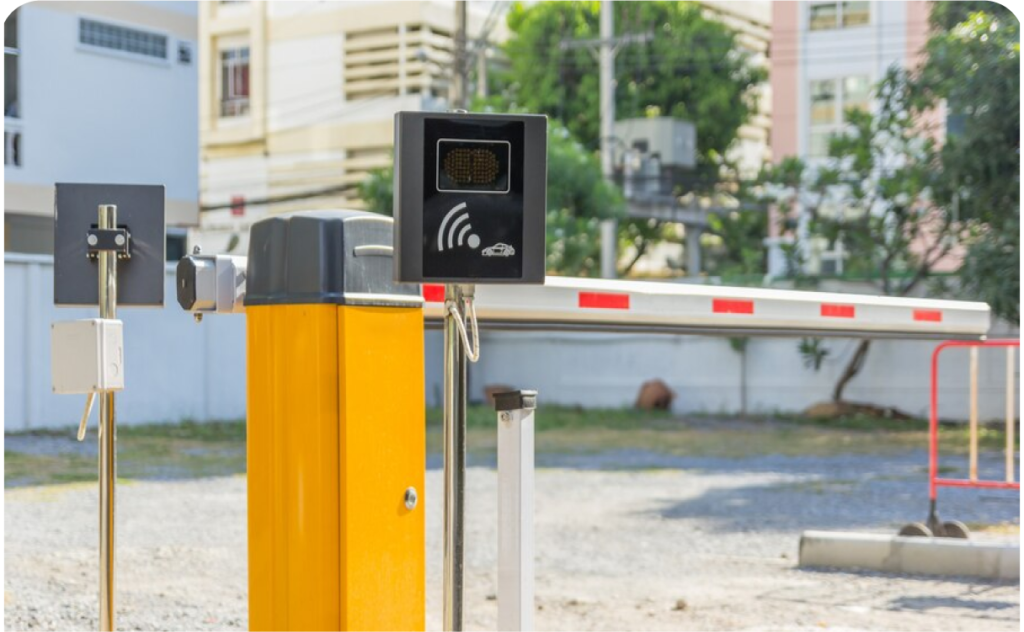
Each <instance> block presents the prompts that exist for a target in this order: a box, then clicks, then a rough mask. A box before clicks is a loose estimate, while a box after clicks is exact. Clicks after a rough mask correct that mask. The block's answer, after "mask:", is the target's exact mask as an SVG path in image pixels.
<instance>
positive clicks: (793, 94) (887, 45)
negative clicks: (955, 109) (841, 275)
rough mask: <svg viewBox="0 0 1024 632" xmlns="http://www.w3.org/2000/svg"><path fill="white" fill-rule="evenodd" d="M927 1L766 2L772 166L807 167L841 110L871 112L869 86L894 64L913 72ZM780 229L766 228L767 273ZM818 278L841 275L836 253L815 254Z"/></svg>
mask: <svg viewBox="0 0 1024 632" xmlns="http://www.w3.org/2000/svg"><path fill="white" fill-rule="evenodd" d="M929 5H930V2H928V1H926V0H892V1H889V0H880V1H845V2H843V1H839V2H820V1H817V0H815V1H800V2H786V1H775V2H773V3H772V48H771V54H770V59H771V66H770V82H771V95H772V96H771V98H772V113H773V115H772V134H771V154H772V161H773V162H775V163H778V162H780V161H782V160H783V159H784V158H786V157H790V156H795V157H799V158H802V159H804V160H805V161H807V162H808V163H810V164H813V163H814V162H815V161H816V160H818V159H821V158H823V157H824V156H825V155H826V152H827V148H828V138H829V136H830V135H832V134H833V133H835V132H837V131H839V130H840V129H842V127H843V125H844V120H843V118H844V114H843V113H844V111H845V110H846V109H847V108H851V107H864V108H867V109H870V108H872V102H871V87H872V86H873V85H875V84H876V83H877V82H878V81H879V80H881V79H882V77H883V76H884V75H885V73H886V71H887V70H888V69H889V68H890V67H891V66H892V65H894V64H898V65H900V66H903V67H907V68H913V67H916V66H918V65H919V63H920V62H921V60H922V49H923V47H924V45H925V44H926V43H927V38H928V29H929V24H928V16H929V11H930V8H929ZM786 241H787V237H785V236H784V235H781V234H780V229H779V222H777V221H771V222H769V234H768V239H767V240H766V244H767V245H768V247H769V257H768V260H769V261H768V274H769V276H770V277H774V276H780V275H782V274H784V272H785V266H786V263H785V258H784V256H783V254H782V249H781V246H782V244H784V243H785V242H786ZM820 254H821V257H822V258H823V259H824V265H825V268H824V269H823V271H824V272H829V271H835V272H841V270H842V259H843V253H842V252H838V253H836V252H824V253H820Z"/></svg>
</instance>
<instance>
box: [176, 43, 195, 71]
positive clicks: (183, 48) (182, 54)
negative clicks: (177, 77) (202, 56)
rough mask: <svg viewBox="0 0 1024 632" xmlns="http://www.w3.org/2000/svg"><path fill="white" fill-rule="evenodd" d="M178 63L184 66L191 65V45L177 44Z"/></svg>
mask: <svg viewBox="0 0 1024 632" xmlns="http://www.w3.org/2000/svg"><path fill="white" fill-rule="evenodd" d="M178 63H179V64H183V65H185V66H189V65H191V64H192V45H191V44H189V43H188V42H178Z"/></svg>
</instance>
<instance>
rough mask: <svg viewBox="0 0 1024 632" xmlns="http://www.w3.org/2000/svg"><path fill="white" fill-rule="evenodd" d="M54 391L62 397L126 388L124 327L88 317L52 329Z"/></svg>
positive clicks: (60, 324)
mask: <svg viewBox="0 0 1024 632" xmlns="http://www.w3.org/2000/svg"><path fill="white" fill-rule="evenodd" d="M50 367H51V371H50V372H51V375H52V376H53V392H54V393H58V394H61V395H71V394H81V393H99V392H104V391H120V390H122V389H124V326H123V323H122V322H121V321H120V320H114V319H109V318H108V319H105V318H89V319H86V320H67V321H63V322H59V323H53V325H51V326H50Z"/></svg>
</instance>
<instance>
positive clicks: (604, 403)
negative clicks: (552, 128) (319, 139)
mask: <svg viewBox="0 0 1024 632" xmlns="http://www.w3.org/2000/svg"><path fill="white" fill-rule="evenodd" d="M4 263H5V266H4V428H5V430H8V431H10V430H24V429H31V428H46V427H60V426H73V425H75V424H77V422H78V419H79V417H80V415H81V412H82V406H83V404H84V401H85V397H84V396H82V397H75V396H69V395H61V396H58V395H54V394H53V393H52V392H51V387H50V333H49V329H50V323H51V322H54V321H56V320H72V319H76V318H93V317H95V316H96V310H95V309H57V308H55V307H54V306H53V264H52V259H51V258H50V257H42V256H28V255H14V254H5V256H4ZM165 283H166V285H165V302H166V306H165V307H164V308H163V309H131V308H125V309H121V310H119V311H118V316H119V317H120V318H121V319H122V320H124V322H125V347H126V349H125V354H126V357H125V366H126V388H125V391H124V392H123V393H122V394H121V395H119V397H118V404H117V405H118V420H119V422H120V423H128V424H131V423H141V422H160V421H180V420H183V419H194V420H197V421H203V420H211V419H240V418H242V417H244V416H245V316H244V315H214V316H208V317H207V318H206V319H204V320H203V322H202V323H201V324H199V325H196V324H195V322H193V320H192V317H191V316H190V315H189V314H186V313H185V312H183V311H182V310H181V309H180V308H179V307H178V305H177V302H176V301H175V293H174V272H173V268H170V267H169V268H168V271H167V277H166V281H165ZM1009 333H1010V332H1005V333H1004V335H1007V334H1009ZM1013 335H1017V334H1016V332H1013ZM481 342H482V347H483V353H482V354H481V360H480V362H479V364H475V365H470V378H469V379H470V396H471V398H473V399H476V400H480V399H482V397H483V389H484V387H486V386H487V385H492V384H503V385H508V386H513V387H517V388H535V389H538V390H539V391H540V401H541V403H544V404H554V403H558V404H567V405H581V406H584V407H587V408H592V407H616V406H628V405H631V404H632V403H633V401H634V400H635V398H636V394H637V391H638V389H639V388H640V384H641V383H643V382H644V381H645V380H648V379H652V378H660V379H662V380H664V381H665V382H666V383H668V385H669V386H670V387H671V388H673V389H674V390H675V391H676V392H677V393H678V398H677V399H676V402H675V410H676V412H679V413H691V412H708V413H727V414H730V413H737V412H739V411H740V408H741V405H742V402H743V401H744V399H745V401H746V407H747V410H748V412H751V413H756V412H761V413H773V412H793V411H799V410H802V409H804V408H806V407H807V406H809V405H811V404H813V403H816V402H819V401H824V400H827V399H828V398H829V396H830V394H831V389H832V385H833V384H834V382H835V379H836V377H837V375H838V374H839V372H841V371H842V367H843V366H844V364H845V360H846V359H847V358H848V357H849V355H850V354H851V353H852V352H853V348H854V346H855V345H856V341H853V340H846V339H834V340H827V341H826V342H825V344H826V346H827V347H828V348H829V350H830V354H829V355H828V356H827V357H826V358H825V361H824V362H823V364H822V368H821V370H820V371H819V372H815V371H813V370H811V369H808V368H806V367H804V366H803V363H802V359H801V357H800V355H799V353H798V352H797V349H796V346H797V343H796V341H795V340H793V339H789V338H752V339H750V340H749V341H748V343H747V348H746V354H745V360H744V359H743V356H741V355H740V354H739V353H737V352H736V351H734V350H733V349H732V347H731V346H730V344H729V342H728V340H726V339H724V338H713V337H703V336H664V335H662V336H653V335H620V334H572V333H511V332H487V333H485V334H484V335H483V336H482V341H481ZM934 347H935V343H934V342H911V341H896V340H882V341H876V342H875V343H873V345H872V349H871V353H870V355H869V356H868V361H867V365H866V366H865V367H864V370H863V371H862V373H861V375H859V376H858V377H857V378H856V379H854V381H853V382H851V384H850V387H849V389H848V391H847V395H848V397H849V399H851V400H855V401H863V402H869V403H873V404H878V405H891V406H897V407H899V408H900V409H902V410H905V411H907V412H910V413H913V414H915V415H921V416H923V415H925V413H926V412H927V410H928V408H927V407H928V369H929V360H930V355H931V351H932V349H934ZM426 353H427V356H426V357H427V375H426V378H427V379H426V384H427V391H426V401H427V403H428V404H429V405H434V406H436V405H439V403H440V399H439V398H440V393H441V388H440V379H441V335H440V333H439V332H436V331H431V332H427V334H426ZM1002 353H1003V352H1002V351H1001V350H1000V351H997V350H984V349H983V350H981V352H980V360H981V362H980V365H981V374H980V380H979V386H980V398H979V399H980V402H981V417H982V419H989V418H991V419H997V418H1000V417H1001V415H1002V414H1003V410H1004V399H1003V398H1004V389H1005V386H1004V385H1005V373H1004V371H1005V356H1003V355H1002ZM958 354H959V355H958ZM943 358H944V360H943V365H942V367H943V368H942V372H941V385H942V395H941V398H940V409H941V411H942V412H943V416H944V417H948V418H966V417H967V398H968V382H967V354H966V352H962V351H958V350H950V351H948V352H946V353H945V354H943ZM92 423H93V424H95V412H94V413H93V421H92Z"/></svg>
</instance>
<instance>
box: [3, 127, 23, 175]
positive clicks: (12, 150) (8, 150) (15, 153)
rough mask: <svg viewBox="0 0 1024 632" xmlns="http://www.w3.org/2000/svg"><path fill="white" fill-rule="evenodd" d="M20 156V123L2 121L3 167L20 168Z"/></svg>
mask: <svg viewBox="0 0 1024 632" xmlns="http://www.w3.org/2000/svg"><path fill="white" fill-rule="evenodd" d="M21 159H22V155H21V123H20V122H18V121H16V120H12V119H9V118H5V119H4V166H5V167H20V166H21V164H22V160H21Z"/></svg>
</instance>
